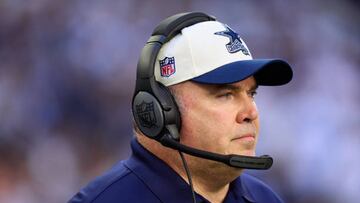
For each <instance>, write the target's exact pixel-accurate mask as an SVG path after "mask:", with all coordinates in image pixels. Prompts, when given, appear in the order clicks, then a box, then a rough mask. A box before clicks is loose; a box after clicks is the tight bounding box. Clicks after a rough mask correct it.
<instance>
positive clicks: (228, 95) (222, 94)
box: [218, 92, 233, 98]
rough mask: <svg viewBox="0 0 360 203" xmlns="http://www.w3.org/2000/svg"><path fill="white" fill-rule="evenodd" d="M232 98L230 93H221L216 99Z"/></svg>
mask: <svg viewBox="0 0 360 203" xmlns="http://www.w3.org/2000/svg"><path fill="white" fill-rule="evenodd" d="M232 96H233V93H232V92H224V93H221V94H220V95H219V96H218V97H221V98H231V97H232Z"/></svg>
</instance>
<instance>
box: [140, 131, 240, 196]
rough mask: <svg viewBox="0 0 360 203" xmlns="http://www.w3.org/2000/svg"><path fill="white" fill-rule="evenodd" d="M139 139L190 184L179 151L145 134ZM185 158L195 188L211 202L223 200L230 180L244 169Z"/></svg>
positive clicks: (195, 158) (189, 157)
mask: <svg viewBox="0 0 360 203" xmlns="http://www.w3.org/2000/svg"><path fill="white" fill-rule="evenodd" d="M138 140H139V142H140V143H141V145H143V146H144V147H145V148H146V149H148V150H149V151H151V152H152V153H153V154H155V155H156V156H157V157H158V158H160V159H162V160H163V161H164V162H166V163H167V164H168V165H169V166H170V167H171V168H172V169H173V170H174V171H175V172H176V173H177V174H179V175H180V176H181V177H182V179H183V180H184V181H186V182H187V183H188V184H189V180H188V177H187V175H186V172H185V169H184V166H183V163H182V161H181V158H180V156H179V153H178V151H176V150H173V149H169V148H166V147H164V146H162V145H161V144H160V143H158V142H156V141H154V140H151V139H149V138H147V137H145V136H138ZM185 159H186V162H187V164H188V166H189V169H190V175H191V179H192V183H193V186H194V190H195V191H196V192H197V193H198V194H200V195H202V196H203V197H204V198H206V199H207V200H209V201H210V202H223V200H224V199H225V197H226V195H227V193H228V191H229V185H230V182H232V181H233V180H234V179H236V178H237V177H238V176H240V174H241V172H242V170H239V169H235V168H231V167H229V166H226V165H225V164H222V163H219V162H215V161H210V160H206V159H202V158H197V157H193V156H190V155H186V154H185Z"/></svg>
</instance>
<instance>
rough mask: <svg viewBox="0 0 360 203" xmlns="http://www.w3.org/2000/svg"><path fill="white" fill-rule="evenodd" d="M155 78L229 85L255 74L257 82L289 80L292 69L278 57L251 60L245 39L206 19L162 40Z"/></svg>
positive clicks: (170, 82)
mask: <svg viewBox="0 0 360 203" xmlns="http://www.w3.org/2000/svg"><path fill="white" fill-rule="evenodd" d="M154 71H155V73H154V74H155V79H156V80H157V81H158V82H160V83H162V84H163V85H165V86H170V85H174V84H178V83H181V82H184V81H187V80H192V81H195V82H199V83H205V84H228V83H234V82H238V81H241V80H244V79H246V78H248V77H250V76H254V77H255V79H256V81H257V83H258V85H267V86H276V85H283V84H286V83H288V82H290V81H291V79H292V75H293V73H292V69H291V67H290V65H289V64H288V63H287V62H286V61H284V60H281V59H253V58H252V56H251V53H250V51H249V49H248V47H247V46H246V44H245V42H244V41H243V40H242V39H241V38H240V36H239V35H238V34H237V33H236V32H235V31H234V30H232V29H231V28H230V27H229V26H227V25H226V24H223V23H221V22H219V21H206V22H201V23H197V24H195V25H192V26H189V27H186V28H184V29H182V30H181V32H180V33H179V34H178V35H176V36H175V37H174V38H172V39H171V40H170V41H168V42H167V43H165V44H164V45H163V46H162V47H161V49H160V51H159V54H158V56H157V62H156V63H155V69H154Z"/></svg>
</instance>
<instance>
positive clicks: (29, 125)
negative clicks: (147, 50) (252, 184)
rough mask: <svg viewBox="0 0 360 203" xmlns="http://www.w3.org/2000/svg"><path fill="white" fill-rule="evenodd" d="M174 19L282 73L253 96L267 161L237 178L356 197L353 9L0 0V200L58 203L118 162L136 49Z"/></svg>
mask: <svg viewBox="0 0 360 203" xmlns="http://www.w3.org/2000/svg"><path fill="white" fill-rule="evenodd" d="M184 11H203V12H206V13H208V14H212V15H214V16H216V17H217V19H218V20H219V21H221V22H224V23H226V24H228V25H229V26H230V27H232V28H233V29H234V30H236V31H238V33H239V34H240V36H241V37H242V38H243V39H244V40H245V41H246V43H247V45H248V47H249V48H250V50H251V51H252V54H253V56H254V57H255V58H270V57H276V58H283V59H285V60H287V61H288V62H289V63H290V64H292V65H293V68H294V74H295V75H294V79H293V81H292V82H291V83H290V84H289V85H287V86H283V87H279V88H271V87H261V88H260V90H259V94H258V96H257V104H258V108H259V110H260V115H261V124H262V128H261V129H262V131H261V133H260V136H261V137H260V143H259V145H258V154H271V155H272V156H273V157H274V158H275V163H274V166H273V167H272V168H271V170H269V171H248V173H251V174H253V175H255V176H257V177H259V178H261V179H262V180H264V181H265V182H266V183H268V184H269V185H270V186H271V187H273V188H274V190H275V191H276V192H278V193H279V195H280V196H281V197H282V198H283V199H284V200H285V201H286V202H291V203H305V202H307V203H308V202H315V203H322V202H324V203H325V202H326V203H347V202H349V203H355V202H359V199H360V173H359V171H360V161H359V155H360V133H359V132H360V105H359V104H360V91H359V89H360V88H359V87H360V82H359V81H360V80H359V79H360V67H359V65H360V57H359V56H360V26H359V25H360V3H359V1H357V0H343V1H338V0H302V1H286V0H273V1H266V0H256V1H255V0H253V1H249V0H244V1H239V0H226V1H215V0H207V1H205V0H183V1H166V0H151V1H150V0H148V1H146V0H122V1H115V0H103V1H95V0H94V1H92V0H78V1H51V0H30V1H29V0H0V202H4V203H5V202H6V203H25V202H26V203H38V202H48V203H60V202H66V201H67V200H68V199H69V198H71V197H72V196H73V195H74V194H75V193H76V192H77V191H78V190H79V189H80V188H81V187H82V186H84V185H85V184H86V183H88V182H89V181H90V180H91V179H93V178H94V177H95V176H98V175H100V174H101V173H102V172H104V171H105V170H106V169H108V168H109V167H111V166H112V165H113V164H114V163H116V162H117V161H118V160H120V159H124V158H126V157H127V156H129V154H130V147H129V141H130V139H131V138H132V116H131V109H130V103H131V97H132V91H133V87H134V83H135V71H136V64H137V59H138V56H139V53H140V51H141V48H142V47H143V45H144V43H145V42H146V40H147V39H148V37H149V36H150V34H151V32H152V30H153V28H154V27H155V26H156V25H157V23H158V22H159V21H161V20H162V19H163V18H165V17H168V16H170V15H173V14H175V13H178V12H184Z"/></svg>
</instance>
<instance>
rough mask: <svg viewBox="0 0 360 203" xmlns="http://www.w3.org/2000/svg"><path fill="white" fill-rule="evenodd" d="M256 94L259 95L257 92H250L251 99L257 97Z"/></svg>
mask: <svg viewBox="0 0 360 203" xmlns="http://www.w3.org/2000/svg"><path fill="white" fill-rule="evenodd" d="M256 94H257V92H256V90H254V91H250V92H249V96H250V97H251V98H255V95H256Z"/></svg>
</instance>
